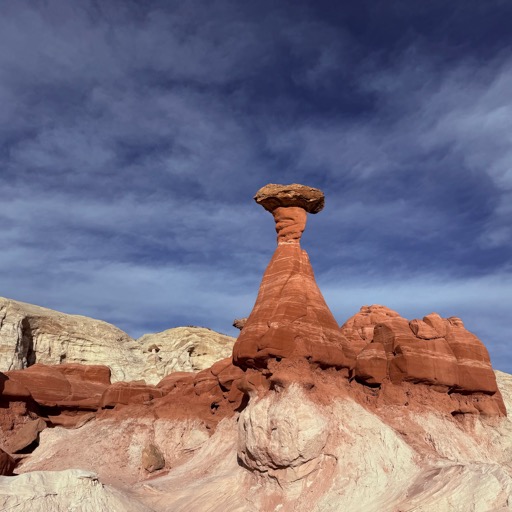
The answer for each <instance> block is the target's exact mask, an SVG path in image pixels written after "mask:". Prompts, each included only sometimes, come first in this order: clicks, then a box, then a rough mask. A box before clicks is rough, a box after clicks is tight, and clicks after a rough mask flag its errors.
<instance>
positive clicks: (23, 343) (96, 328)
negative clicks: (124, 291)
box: [0, 298, 140, 381]
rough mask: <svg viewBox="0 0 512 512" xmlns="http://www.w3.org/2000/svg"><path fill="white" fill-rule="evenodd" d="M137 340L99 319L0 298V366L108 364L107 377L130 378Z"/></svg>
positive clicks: (135, 365) (134, 366) (1, 368)
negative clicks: (110, 374)
mask: <svg viewBox="0 0 512 512" xmlns="http://www.w3.org/2000/svg"><path fill="white" fill-rule="evenodd" d="M137 351H138V345H137V343H136V342H135V341H134V340H132V339H131V338H130V337H129V336H128V335H127V334H126V333H124V332H123V331H121V329H118V328H117V327H114V326H113V325H111V324H108V323H106V322H102V321H101V320H93V319H92V318H87V317H84V316H79V315H66V314H64V313H59V312H58V311H53V310H51V309H46V308H42V307H39V306H34V305H32V304H25V303H23V302H17V301H14V300H10V299H4V298H0V371H9V370H20V369H23V368H27V367H29V366H31V365H33V364H35V363H42V364H49V365H54V364H60V363H81V364H93V365H94V364H101V365H107V366H110V368H111V370H112V378H113V380H114V381H116V380H132V379H135V378H137V373H136V372H137V371H138V368H139V367H140V363H139V360H140V356H139V355H138V354H137Z"/></svg>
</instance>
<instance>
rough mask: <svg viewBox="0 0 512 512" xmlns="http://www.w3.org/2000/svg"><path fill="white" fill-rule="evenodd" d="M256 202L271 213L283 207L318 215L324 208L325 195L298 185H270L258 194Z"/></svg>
mask: <svg viewBox="0 0 512 512" xmlns="http://www.w3.org/2000/svg"><path fill="white" fill-rule="evenodd" d="M254 200H255V201H256V202H257V203H258V204H260V205H261V206H263V208H265V210H267V211H269V212H271V213H272V212H273V211H274V210H275V209H276V208H278V207H283V206H284V207H288V206H295V207H299V208H302V209H304V210H305V211H306V212H308V213H318V212H319V211H321V210H322V209H323V207H324V194H323V192H322V191H321V190H319V189H317V188H312V187H307V186H306V185H299V184H297V183H293V184H292V185H277V184H275V183H269V184H268V185H265V186H264V187H262V188H260V189H259V190H258V192H256V195H255V196H254Z"/></svg>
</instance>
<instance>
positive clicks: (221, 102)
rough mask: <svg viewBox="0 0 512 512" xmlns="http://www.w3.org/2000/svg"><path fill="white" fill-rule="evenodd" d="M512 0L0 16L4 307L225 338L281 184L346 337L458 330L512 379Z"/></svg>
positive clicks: (262, 255)
mask: <svg viewBox="0 0 512 512" xmlns="http://www.w3.org/2000/svg"><path fill="white" fill-rule="evenodd" d="M510 19H512V3H511V2H506V1H500V0H487V1H486V2H481V1H476V0H464V1H462V0H453V1H451V2H446V1H444V0H443V1H438V0H431V1H429V2H411V1H406V0H403V1H402V0H400V1H399V0H386V1H383V0H382V1H381V0H371V1H370V0H357V1H351V0H349V1H346V2H335V1H322V0H315V1H301V0H293V1H291V0H290V1H287V0H281V1H279V2H275V1H267V0H260V1H258V2H246V1H244V0H233V1H230V0H218V1H217V0H205V1H196V0H187V1H186V2H177V1H170V0H168V1H151V0H148V1H143V2H142V1H135V0H131V1H130V0H123V1H121V0H109V1H99V0H82V1H80V2H69V1H67V0H60V1H54V0H30V1H25V0H17V1H16V2H8V1H4V2H0V104H1V105H2V108H1V110H0V132H1V135H0V191H1V196H0V197H1V201H0V226H1V228H0V229H1V233H2V236H1V244H0V247H1V250H0V295H1V296H4V297H9V298H12V299H16V300H20V301H24V302H29V303H33V304H38V305H40V306H45V307H49V308H52V309H56V310H59V311H64V312H66V313H73V314H82V315H87V316H91V317H94V318H99V319H102V320H106V321H108V322H111V323H113V324H115V325H117V326H119V327H120V328H122V329H123V330H125V331H127V332H128V333H129V334H130V335H131V336H133V337H138V336H140V335H142V334H144V333H147V332H157V331H161V330H164V329H168V328H170V327H176V326H181V325H199V326H206V327H210V328H212V329H215V330H218V331H220V332H223V333H227V334H230V335H236V333H237V332H238V331H237V330H236V329H235V328H233V327H232V325H231V324H232V321H233V319H234V318H237V317H243V316H247V315H248V314H249V313H250V311H251V308H252V306H253V304H254V300H255V298H256V294H257V291H258V286H259V283H260V280H261V277H262V274H263V272H264V269H265V267H266V265H267V263H268V261H269V260H270V257H271V255H272V253H273V251H274V249H275V231H274V223H273V219H272V217H271V215H270V214H269V213H268V212H266V211H264V210H263V209H262V208H261V207H260V206H258V205H257V204H256V203H255V202H254V201H253V199H252V198H253V196H254V194H255V193H256V191H257V190H258V189H259V188H260V187H262V186H263V185H265V184H267V183H283V184H287V183H302V184H305V185H309V186H313V187H318V188H320V189H322V190H323V191H324V193H325V195H326V206H325V209H324V210H323V211H322V212H320V213H319V214H318V215H310V216H309V219H308V227H307V229H306V232H305V233H304V236H303V239H302V246H303V248H304V249H306V250H307V251H308V253H309V256H310V259H311V262H312V264H313V268H314V270H315V274H316V278H317V282H318V284H319V286H320V289H321V290H322V292H323V294H324V296H325V299H326V301H327V303H328V305H329V306H330V308H331V310H332V312H333V314H334V316H335V317H336V319H337V321H338V322H339V323H340V324H342V323H343V322H345V320H347V319H348V318H349V317H350V316H352V315H353V314H355V313H356V312H357V311H358V310H359V308H360V307H361V306H362V305H366V304H384V305H386V306H388V307H391V308H392V309H395V310H396V311H398V312H399V313H400V314H401V315H402V316H405V317H406V318H409V319H412V318H422V317H423V316H424V315H426V314H429V313H431V312H433V311H435V312H438V313H439V314H441V315H442V316H445V317H449V316H458V317H461V318H462V319H463V321H464V323H465V325H466V327H467V328H468V329H469V330H471V331H472V332H474V333H475V334H477V335H478V336H479V337H480V338H481V339H482V341H483V342H484V343H485V344H486V346H487V347H488V349H489V351H490V354H491V359H492V362H493V365H494V366H495V368H497V369H501V370H504V371H508V372H511V373H512V350H510V348H511V344H512V339H511V334H510V323H509V321H510V320H509V319H510V317H511V312H512V311H511V308H512V222H511V218H512V85H511V84H512V31H510V26H509V24H510Z"/></svg>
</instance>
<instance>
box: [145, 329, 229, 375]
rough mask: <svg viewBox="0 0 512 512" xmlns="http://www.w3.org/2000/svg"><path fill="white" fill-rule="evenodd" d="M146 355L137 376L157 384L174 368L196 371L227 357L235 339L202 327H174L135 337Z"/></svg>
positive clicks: (175, 370) (173, 370)
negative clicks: (141, 369) (142, 367)
mask: <svg viewBox="0 0 512 512" xmlns="http://www.w3.org/2000/svg"><path fill="white" fill-rule="evenodd" d="M137 342H138V343H139V344H140V346H141V348H142V353H143V355H144V358H145V359H146V361H145V364H144V369H143V371H142V372H141V374H140V376H139V378H141V379H144V380H145V381H146V382H147V383H148V384H158V382H160V380H161V379H162V378H164V377H165V376H167V375H169V374H170V373H174V372H198V371H201V370H206V369H207V368H210V366H212V365H213V364H214V363H216V362H217V361H220V360H221V359H225V358H226V357H230V356H231V353H232V352H233V345H234V343H235V339H234V338H232V337H231V336H226V335H224V334H220V333H218V332H215V331H212V330H211V329H207V328H204V327H175V328H173V329H167V330H166V331H163V332H158V333H154V334H145V335H144V336H142V337H141V338H139V339H138V340H137Z"/></svg>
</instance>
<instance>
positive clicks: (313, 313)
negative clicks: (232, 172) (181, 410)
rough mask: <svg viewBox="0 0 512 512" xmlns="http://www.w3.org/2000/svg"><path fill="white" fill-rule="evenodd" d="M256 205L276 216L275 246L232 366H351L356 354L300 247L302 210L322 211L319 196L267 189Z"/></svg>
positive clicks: (315, 192)
mask: <svg viewBox="0 0 512 512" xmlns="http://www.w3.org/2000/svg"><path fill="white" fill-rule="evenodd" d="M308 194H309V195H308ZM308 200H309V202H308ZM256 201H257V202H259V203H260V204H262V205H263V206H264V207H265V208H266V209H267V210H269V211H270V212H271V213H272V214H273V215H274V220H275V222H276V231H277V235H278V236H277V242H278V246H277V249H276V251H275V253H274V255H273V257H272V259H271V261H270V263H269V265H268V267H267V269H266V271H265V274H264V276H263V280H262V282H261V285H260V290H259V293H258V297H257V299H256V303H255V305H254V308H253V310H252V312H251V314H250V316H249V318H248V319H247V322H246V324H245V326H244V328H243V330H242V331H241V333H240V336H239V337H238V340H237V342H236V343H235V346H234V349H233V361H234V363H235V364H236V365H237V366H240V367H241V368H264V367H266V366H267V361H268V360H269V359H277V360H280V359H282V358H291V357H294V358H295V357H298V358H304V359H307V360H308V361H310V362H312V363H316V364H318V365H320V366H323V367H329V366H332V367H336V368H351V367H353V365H354V363H355V354H354V352H353V350H352V348H351V346H350V343H349V342H348V340H347V339H346V338H345V337H344V336H343V335H342V333H341V332H340V330H339V327H338V323H337V322H336V320H335V318H334V316H333V315H332V313H331V311H330V310H329V308H328V306H327V304H326V303H325V300H324V298H323V296H322V293H321V292H320V290H319V288H318V285H317V284H316V281H315V276H314V274H313V269H312V267H311V264H310V262H309V257H308V255H307V253H306V251H303V250H302V249H301V247H300V237H301V235H302V232H303V231H304V227H305V225H306V216H307V213H306V209H307V210H308V211H311V212H312V213H315V212H317V211H320V209H321V206H323V194H322V193H321V191H319V190H317V189H311V188H309V187H304V186H302V185H289V186H286V185H267V186H266V187H263V188H262V189H261V190H260V191H258V193H257V194H256ZM312 205H315V206H312Z"/></svg>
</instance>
